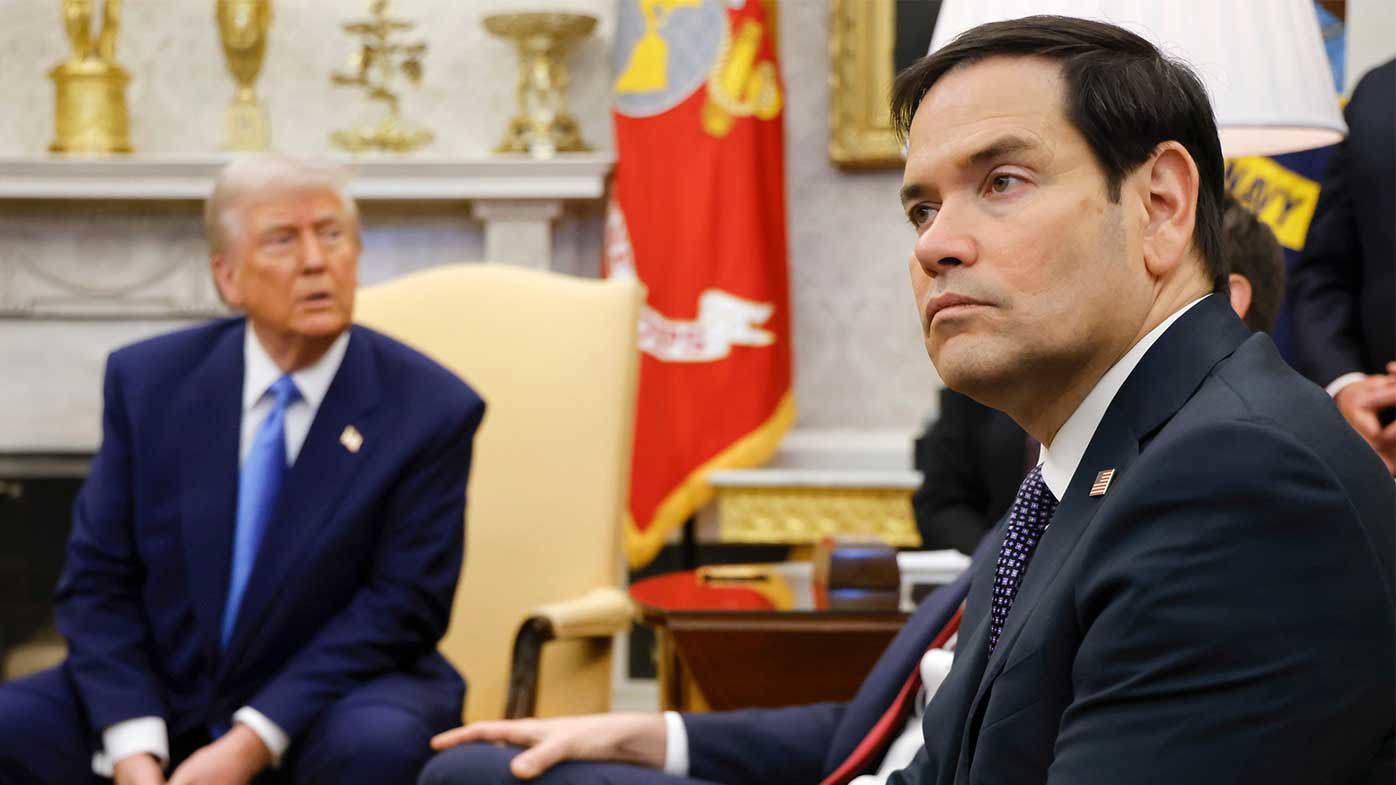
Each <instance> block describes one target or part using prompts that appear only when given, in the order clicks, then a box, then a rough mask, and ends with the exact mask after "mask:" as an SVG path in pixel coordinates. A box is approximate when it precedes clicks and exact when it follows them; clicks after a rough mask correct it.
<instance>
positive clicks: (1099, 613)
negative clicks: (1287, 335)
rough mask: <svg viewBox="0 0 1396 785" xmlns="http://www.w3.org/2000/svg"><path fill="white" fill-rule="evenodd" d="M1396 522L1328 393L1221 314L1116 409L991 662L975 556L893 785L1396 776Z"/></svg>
mask: <svg viewBox="0 0 1396 785" xmlns="http://www.w3.org/2000/svg"><path fill="white" fill-rule="evenodd" d="M1109 468H1114V469H1115V475H1114V478H1113V480H1112V481H1111V483H1110V485H1109V488H1108V490H1107V492H1106V493H1105V495H1103V496H1091V495H1090V489H1091V486H1092V484H1093V483H1094V481H1095V478H1096V475H1097V473H1098V472H1100V471H1101V470H1104V469H1109ZM1394 528H1396V485H1393V483H1392V479H1391V477H1390V476H1388V475H1387V474H1386V472H1385V470H1384V467H1383V466H1382V464H1381V461H1380V460H1379V459H1378V458H1377V456H1376V455H1375V453H1373V452H1372V450H1371V449H1370V448H1369V447H1367V445H1366V444H1365V443H1364V442H1363V441H1362V440H1361V439H1360V437H1358V436H1357V434H1356V433H1355V432H1354V431H1353V430H1352V429H1351V428H1350V427H1348V425H1347V423H1346V422H1344V421H1343V419H1342V417H1341V416H1340V415H1339V414H1338V411H1337V409H1336V408H1335V407H1334V405H1333V402H1332V401H1331V400H1330V399H1329V398H1328V396H1327V395H1326V394H1325V393H1324V392H1323V391H1322V390H1321V389H1319V388H1318V387H1315V386H1314V385H1313V384H1311V383H1309V382H1307V381H1305V380H1303V379H1301V378H1300V377H1299V376H1298V375H1297V374H1296V373H1295V372H1293V371H1292V370H1290V369H1289V368H1288V367H1287V366H1286V365H1285V363H1284V361H1283V360H1282V359H1281V358H1280V356H1279V353H1278V352H1277V351H1276V350H1275V347H1274V344H1273V343H1271V341H1270V339H1269V338H1268V337H1267V336H1265V335H1263V334H1255V335H1251V333H1250V331H1249V330H1247V329H1246V328H1245V327H1244V325H1242V324H1241V321H1240V320H1239V319H1237V318H1236V316H1235V314H1234V313H1232V311H1231V309H1230V307H1229V306H1228V304H1227V301H1226V299H1225V298H1222V297H1209V298H1207V299H1205V300H1203V301H1202V302H1200V303H1198V304H1197V305H1196V306H1195V307H1193V308H1192V309H1191V310H1190V311H1188V312H1187V313H1185V314H1184V315H1183V316H1182V317H1180V318H1179V319H1178V321H1177V322H1175V323H1174V324H1173V325H1172V326H1171V327H1170V328H1169V329H1168V330H1167V331H1166V332H1165V333H1164V334H1163V335H1162V336H1161V337H1160V338H1159V340H1158V342H1157V343H1155V344H1154V345H1153V347H1151V348H1150V349H1149V351H1148V352H1147V353H1146V354H1145V356H1144V358H1143V359H1142V360H1141V361H1140V363H1139V365H1138V366H1136V367H1135V369H1134V371H1133V373H1131V374H1130V376H1129V378H1128V379H1127V380H1126V381H1125V384H1124V386H1123V387H1121V388H1120V391H1119V393H1118V394H1117V395H1116V397H1115V399H1114V401H1113V402H1112V403H1111V404H1110V407H1109V408H1108V410H1107V411H1106V413H1105V416H1104V418H1103V419H1102V420H1101V422H1100V425H1099V427H1098V428H1097V430H1096V432H1095V435H1094V437H1093V438H1092V439H1091V442H1090V445H1089V446H1088V448H1087V449H1086V452H1085V455H1084V457H1083V459H1082V461H1081V464H1080V466H1079V467H1078V469H1077V471H1076V474H1075V476H1074V477H1072V479H1071V483H1070V485H1069V486H1068V488H1067V491H1066V493H1065V494H1064V498H1063V499H1062V500H1061V505H1060V507H1058V509H1057V512H1056V514H1055V515H1054V517H1053V518H1052V523H1051V526H1050V527H1049V528H1048V529H1047V531H1046V533H1045V534H1044V535H1043V537H1042V539H1041V541H1040V542H1039V544H1038V547H1037V551H1036V553H1035V554H1034V555H1033V556H1032V561H1031V562H1030V563H1029V565H1028V569H1027V572H1026V574H1025V575H1024V579H1023V584H1022V587H1021V589H1020V590H1019V592H1018V595H1017V599H1016V600H1015V603H1014V606H1013V609H1012V611H1011V613H1010V614H1009V616H1008V620H1007V623H1006V624H1005V626H1004V629H1003V633H1002V636H1001V638H1000V641H999V645H998V647H997V648H996V649H995V650H994V653H993V655H992V656H989V655H988V645H987V641H988V635H989V605H990V598H991V589H992V585H991V584H992V578H993V573H994V562H993V560H990V559H980V560H979V561H978V563H977V565H976V567H975V568H974V569H975V573H976V574H975V578H974V581H973V584H972V588H971V590H970V594H969V598H968V600H967V601H966V610H965V622H964V624H965V626H964V629H963V630H962V633H961V636H960V641H959V646H958V647H957V649H956V655H955V663H954V666H953V667H952V668H951V671H950V674H949V676H948V677H947V678H946V680H945V682H944V683H943V684H942V685H941V687H940V690H939V691H938V692H937V693H936V695H935V698H934V699H933V700H932V701H931V703H930V705H929V706H928V707H927V710H926V715H925V718H924V722H923V730H924V732H925V737H926V748H925V749H924V750H923V751H922V752H921V753H920V755H918V757H917V760H916V761H915V762H914V763H913V764H912V765H911V766H910V767H909V768H907V769H906V770H904V771H902V772H899V773H897V774H895V775H894V776H893V778H892V785H911V784H913V783H915V784H916V785H931V784H932V783H935V784H937V785H948V784H949V783H1003V784H1004V785H1012V784H1013V783H1024V784H1026V783H1032V785H1042V784H1043V783H1072V784H1073V785H1081V784H1094V783H1099V784H1100V785H1122V784H1123V783H1141V784H1143V783H1158V784H1159V785H1179V784H1180V783H1188V785H1210V784H1211V783H1216V784H1217V785H1222V784H1223V783H1224V784H1225V785H1248V784H1250V783H1255V785H1262V784H1263V785H1280V784H1281V783H1296V785H1297V784H1298V783H1348V782H1391V781H1392V775H1393V771H1392V766H1393V764H1392V757H1393V748H1392V729H1393V724H1394V723H1396V708H1393V702H1392V696H1393V694H1396V667H1393V665H1394V664H1396V650H1394V644H1393V642H1394V641H1396V626H1393V615H1394V614H1393V600H1392V597H1393V592H1396V581H1393V577H1392V576H1393V565H1392V562H1393V554H1394V553H1396V537H1394V536H1393V529H1394Z"/></svg>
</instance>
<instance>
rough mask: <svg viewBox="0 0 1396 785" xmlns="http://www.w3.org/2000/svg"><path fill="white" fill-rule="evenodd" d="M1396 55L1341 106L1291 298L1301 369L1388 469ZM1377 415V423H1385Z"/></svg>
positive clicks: (1393, 376)
mask: <svg viewBox="0 0 1396 785" xmlns="http://www.w3.org/2000/svg"><path fill="white" fill-rule="evenodd" d="M1393 104H1396V60H1389V61H1387V62H1386V63H1383V64H1382V65H1379V66H1377V67H1376V68H1373V69H1372V70H1371V71H1369V72H1368V73H1367V74H1366V75H1365V76H1363V77H1362V80H1361V81H1359V82H1358V83H1357V87H1356V89H1354V90H1353V93H1352V100H1350V101H1348V105H1347V108H1346V109H1345V110H1344V112H1343V114H1344V116H1345V117H1346V118H1347V124H1348V136H1347V138H1346V139H1344V140H1343V141H1342V142H1341V143H1339V145H1338V147H1337V149H1336V150H1335V151H1334V153H1333V157H1332V158H1330V159H1329V162H1328V172H1327V174H1326V175H1325V176H1324V179H1323V187H1322V190H1320V191H1319V197H1318V206H1317V207H1316V208H1315V210H1314V217H1313V221H1312V222H1311V223H1310V224H1309V236H1308V238H1307V239H1306V240H1305V241H1304V252H1303V253H1302V254H1301V255H1300V257H1299V260H1298V261H1297V262H1296V263H1295V266H1294V275H1293V276H1292V278H1291V280H1290V291H1289V303H1290V309H1291V310H1292V312H1293V314H1294V354H1295V363H1296V365H1298V367H1299V370H1300V371H1301V372H1302V373H1304V375H1306V376H1308V377H1309V379H1311V380H1312V381H1314V382H1316V383H1318V384H1320V385H1323V386H1324V387H1325V388H1326V389H1327V390H1328V394H1329V395H1331V396H1333V400H1334V401H1335V402H1336V403H1337V404H1338V410H1339V411H1341V412H1342V413H1343V417H1344V418H1346V419H1347V421H1348V423H1349V424H1351V425H1352V427H1353V428H1355V429H1356V430H1357V432H1358V433H1360V434H1361V435H1362V438H1363V439H1366V440H1367V443H1368V444H1370V445H1371V446H1372V449H1374V450H1376V451H1377V454H1378V455H1380V456H1381V458H1382V460H1383V461H1384V462H1385V463H1386V467H1387V470H1388V471H1389V472H1390V473H1392V474H1393V475H1396V423H1393V422H1391V420H1390V415H1391V410H1392V408H1393V407H1396V111H1393V110H1392V106H1393ZM1383 420H1385V423H1384V422H1383Z"/></svg>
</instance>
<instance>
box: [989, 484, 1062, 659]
mask: <svg viewBox="0 0 1396 785" xmlns="http://www.w3.org/2000/svg"><path fill="white" fill-rule="evenodd" d="M1056 511H1057V497H1055V496H1053V495H1052V492H1051V491H1050V490H1048V489H1047V483H1046V482H1045V481H1044V480H1043V479H1042V467H1041V466H1037V467H1034V468H1033V470H1032V471H1030V472H1028V476H1027V477H1026V478H1025V479H1024V480H1023V484H1022V485H1020V486H1018V496H1017V498H1015V499H1014V500H1013V506H1012V507H1011V508H1009V510H1008V527H1007V530H1006V531H1005V532H1004V535H1003V547H1002V548H1000V549H999V561H998V566H997V567H995V569H994V604H993V607H992V609H991V610H990V615H989V653H990V654H993V653H994V647H995V646H997V645H998V643H999V634H1000V633H1002V632H1003V623H1004V620H1005V619H1007V618H1008V611H1009V609H1010V608H1012V607H1013V598H1014V597H1017V596H1018V587H1019V586H1022V585H1023V573H1025V572H1027V569H1028V560H1029V559H1031V558H1032V552H1033V550H1035V549H1036V548H1037V541H1038V540H1039V539H1040V538H1041V537H1042V532H1043V531H1045V530H1046V529H1047V524H1048V523H1050V522H1051V520H1052V513H1054V512H1056Z"/></svg>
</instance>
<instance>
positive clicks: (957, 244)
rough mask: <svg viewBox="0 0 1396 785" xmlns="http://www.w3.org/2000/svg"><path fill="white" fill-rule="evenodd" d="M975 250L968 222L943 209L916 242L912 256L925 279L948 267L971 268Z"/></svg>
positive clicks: (974, 242) (949, 210)
mask: <svg viewBox="0 0 1396 785" xmlns="http://www.w3.org/2000/svg"><path fill="white" fill-rule="evenodd" d="M978 247H979V246H978V243H977V242H976V241H975V238H974V234H973V232H972V225H971V222H970V221H969V220H968V218H967V217H966V216H964V215H962V214H961V213H959V212H957V211H956V210H955V209H953V208H951V207H950V206H949V205H942V206H941V208H940V211H939V212H938V213H937V214H936V217H935V220H933V221H932V222H931V225H930V226H929V227H927V228H926V230H925V231H924V232H922V233H921V235H920V236H919V237H917V238H916V249H915V252H914V255H915V257H916V262H917V264H919V265H921V269H922V270H923V271H924V272H925V273H926V275H928V276H930V277H932V278H934V277H936V276H937V275H940V274H941V273H943V272H945V271H946V270H947V269H949V268H951V267H959V266H961V265H971V264H974V263H975V261H977V260H978V258H979V251H978Z"/></svg>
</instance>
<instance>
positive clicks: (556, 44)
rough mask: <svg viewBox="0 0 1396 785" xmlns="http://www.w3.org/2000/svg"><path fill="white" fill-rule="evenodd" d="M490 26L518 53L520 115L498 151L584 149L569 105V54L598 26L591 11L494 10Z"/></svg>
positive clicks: (547, 154) (541, 153)
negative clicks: (496, 11) (579, 12)
mask: <svg viewBox="0 0 1396 785" xmlns="http://www.w3.org/2000/svg"><path fill="white" fill-rule="evenodd" d="M484 25H485V29H486V30H488V31H489V32H490V33H492V34H494V35H497V36H499V37H501V38H508V39H510V40H511V41H513V42H514V46H515V48H516V49H517V50H518V53H519V84H518V89H517V96H518V107H519V111H518V114H516V115H514V117H513V119H511V120H510V121H509V127H508V129H507V130H506V131H505V132H504V141H503V142H501V143H500V145H499V147H497V148H495V152H497V153H529V154H530V155H532V156H533V157H535V158H551V157H552V156H553V155H554V154H555V153H560V152H585V151H588V150H590V149H591V148H590V147H589V146H587V144H586V142H584V141H582V134H581V131H580V130H579V129H578V127H577V118H575V117H573V116H572V113H571V111H569V109H568V106H567V85H568V82H569V81H570V77H569V75H568V72H567V65H566V63H565V62H564V57H565V56H566V54H567V51H568V50H569V49H571V48H572V44H574V43H576V42H577V41H578V40H580V39H581V38H583V37H585V36H586V35H587V34H589V33H590V32H591V31H592V30H593V29H594V28H595V27H596V17H594V16H590V15H587V14H564V13H519V14H492V15H490V16H487V17H485V19H484Z"/></svg>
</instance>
